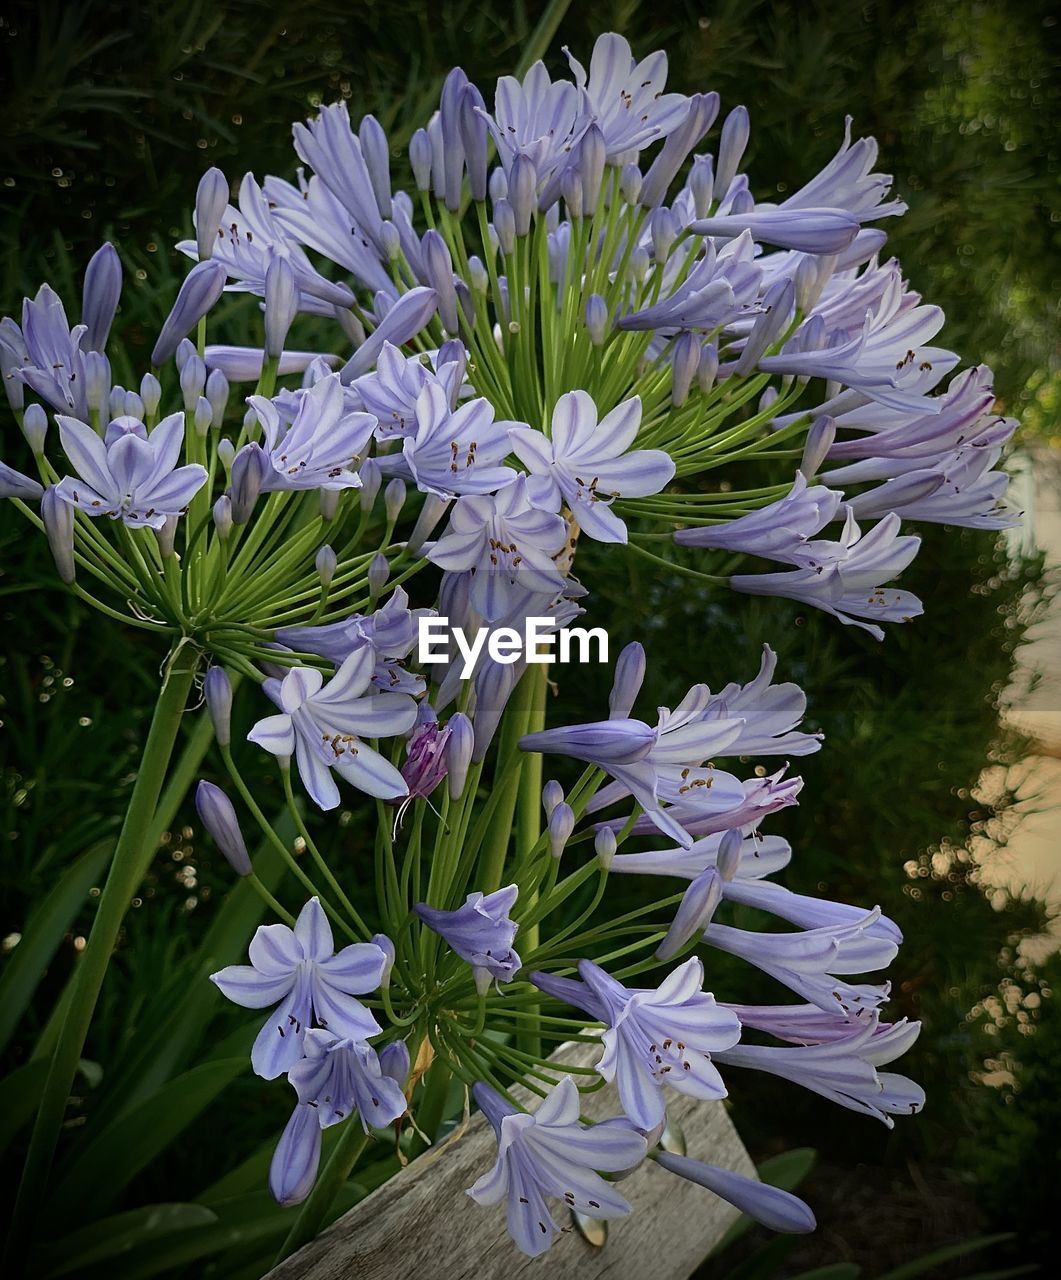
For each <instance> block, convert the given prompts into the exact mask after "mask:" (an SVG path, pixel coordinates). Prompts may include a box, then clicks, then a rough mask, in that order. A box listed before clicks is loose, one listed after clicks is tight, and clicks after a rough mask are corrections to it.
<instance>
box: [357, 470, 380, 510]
mask: <svg viewBox="0 0 1061 1280" xmlns="http://www.w3.org/2000/svg"><path fill="white" fill-rule="evenodd" d="M358 475H359V476H360V477H361V488H360V489H359V490H358V495H357V496H358V498H359V499H360V502H361V510H362V511H370V510H371V509H372V504H373V503H374V502H375V501H376V495H377V494H378V493H379V487H380V485H381V484H382V483H383V473H382V472H381V471H380V469H379V463H378V462H377V461H376V459H375V458H366V459H365V460H364V462H362V464H361V469H360V470H359V471H358Z"/></svg>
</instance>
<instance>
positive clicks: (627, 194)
mask: <svg viewBox="0 0 1061 1280" xmlns="http://www.w3.org/2000/svg"><path fill="white" fill-rule="evenodd" d="M641 181H642V179H641V170H640V169H639V168H638V167H637V163H636V162H635V161H633V160H631V161H630V163H629V164H624V165H623V171H622V173H621V174H620V175H619V190H620V191H621V192H622V196H623V199H624V200H625V201H626V203H627V204H637V197H638V196H639V195H640V194H641Z"/></svg>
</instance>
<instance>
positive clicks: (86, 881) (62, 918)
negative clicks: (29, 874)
mask: <svg viewBox="0 0 1061 1280" xmlns="http://www.w3.org/2000/svg"><path fill="white" fill-rule="evenodd" d="M113 847H114V842H113V841H112V840H106V841H101V842H100V843H99V844H96V845H93V847H92V848H91V849H89V850H88V852H87V853H84V854H82V855H81V857H80V858H78V860H77V861H76V862H75V863H74V864H73V865H72V866H71V867H70V868H69V869H68V870H67V871H66V872H65V873H64V874H63V875H62V876H61V877H60V879H59V882H58V883H57V884H56V886H55V888H54V889H52V891H51V893H49V894H48V896H47V897H46V898H45V899H44V901H43V902H42V903H41V904H40V906H39V907H38V908H37V910H36V911H34V913H33V915H32V916H30V918H29V921H28V923H27V924H26V929H25V932H24V933H23V935H22V938H21V940H20V941H19V944H18V946H17V947H16V948H15V949H14V951H13V952H12V953H11V958H10V959H9V960H8V962H7V964H6V966H5V967H4V973H3V977H0V1052H2V1051H3V1049H4V1048H5V1047H6V1046H7V1043H8V1041H9V1040H10V1039H11V1034H12V1032H13V1031H14V1029H15V1027H16V1026H17V1025H18V1022H19V1020H20V1019H21V1017H22V1015H23V1013H24V1012H25V1011H26V1006H27V1005H28V1004H29V1002H30V1000H31V999H32V997H33V993H34V991H36V989H37V983H38V982H40V980H41V978H42V977H43V975H44V972H45V970H46V969H47V968H48V965H49V964H50V963H51V961H52V958H53V956H54V955H55V953H56V951H57V950H58V948H59V944H60V943H61V942H62V940H63V937H64V935H65V934H66V931H67V929H69V928H70V926H71V924H73V922H74V919H75V917H76V916H77V913H78V912H79V911H80V910H81V908H82V907H83V906H84V904H85V899H86V898H87V897H88V891H89V889H91V888H92V886H93V885H94V884H95V883H96V881H97V880H98V879H99V878H100V875H101V874H102V872H103V869H104V867H106V865H107V859H108V858H109V857H110V854H111V850H112V849H113Z"/></svg>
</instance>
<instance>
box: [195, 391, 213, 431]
mask: <svg viewBox="0 0 1061 1280" xmlns="http://www.w3.org/2000/svg"><path fill="white" fill-rule="evenodd" d="M213 420H214V411H213V409H212V408H211V407H210V401H209V400H207V398H206V396H200V397H199V399H198V401H197V402H196V405H195V413H194V414H193V415H192V423H193V425H194V427H195V433H196V435H199V436H203V437H205V436H206V433H207V432H208V431H209V430H210V423H211V422H213Z"/></svg>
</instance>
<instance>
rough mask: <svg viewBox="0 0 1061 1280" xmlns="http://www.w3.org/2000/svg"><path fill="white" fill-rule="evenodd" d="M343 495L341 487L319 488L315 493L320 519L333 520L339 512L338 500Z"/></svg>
mask: <svg viewBox="0 0 1061 1280" xmlns="http://www.w3.org/2000/svg"><path fill="white" fill-rule="evenodd" d="M342 496H343V490H342V489H321V490H320V492H319V493H318V495H317V501H318V503H319V504H320V512H321V519H322V520H334V519H335V517H336V516H337V515H338V514H339V501H340V499H341V498H342Z"/></svg>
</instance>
